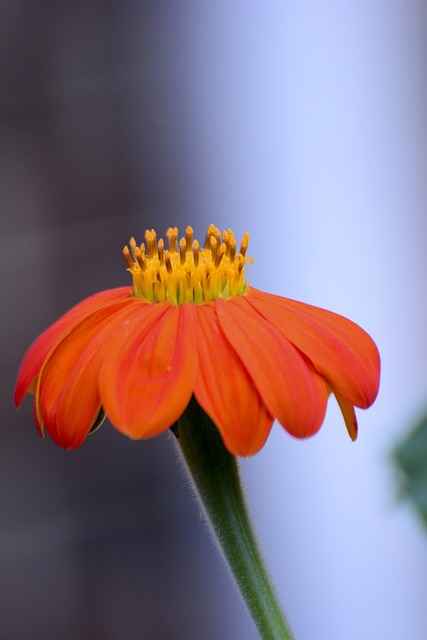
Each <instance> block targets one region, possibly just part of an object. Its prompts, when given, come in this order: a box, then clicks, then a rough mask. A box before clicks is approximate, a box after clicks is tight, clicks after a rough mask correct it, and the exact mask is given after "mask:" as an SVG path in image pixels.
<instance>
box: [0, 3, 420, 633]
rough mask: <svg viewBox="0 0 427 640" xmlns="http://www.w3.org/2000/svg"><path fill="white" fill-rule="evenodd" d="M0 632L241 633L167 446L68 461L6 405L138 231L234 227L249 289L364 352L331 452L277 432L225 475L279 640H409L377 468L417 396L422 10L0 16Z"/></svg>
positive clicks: (99, 449)
mask: <svg viewBox="0 0 427 640" xmlns="http://www.w3.org/2000/svg"><path fill="white" fill-rule="evenodd" d="M1 12H2V20H1V23H2V43H3V45H2V46H3V47H4V53H3V54H2V70H1V74H2V78H4V82H2V84H3V86H4V89H3V90H2V95H1V97H0V138H1V145H0V161H1V166H2V169H1V172H0V185H1V193H0V198H1V208H2V213H1V216H2V229H3V232H2V234H1V238H0V243H1V257H0V260H1V263H2V266H1V275H0V278H1V287H2V298H3V305H2V319H1V322H2V331H1V340H2V364H1V367H2V370H1V376H2V380H3V384H2V388H1V411H2V437H1V444H0V509H1V513H2V518H1V523H0V568H1V575H2V584H3V586H2V587H1V589H0V629H2V630H3V635H4V637H7V638H8V639H9V640H21V639H23V640H25V639H26V638H31V639H32V640H33V639H34V638H46V637H48V638H50V637H52V638H53V637H55V638H61V639H64V640H67V639H68V638H69V639H70V640H71V639H74V638H76V637H79V638H82V639H83V640H84V639H86V638H88V639H89V638H91V639H92V638H97V637H99V638H103V640H104V639H105V640H116V639H119V638H120V639H122V638H126V639H132V638H140V637H144V638H146V639H147V640H151V639H153V640H157V639H158V638H162V640H168V639H170V640H174V639H175V638H176V639H181V638H186V639H193V638H194V639H195V640H196V639H197V640H198V639H199V638H203V639H204V640H219V639H221V640H222V639H223V638H237V639H238V640H240V639H241V640H247V639H249V638H254V639H255V638H256V637H257V636H256V632H255V631H254V629H253V628H252V625H251V622H250V620H249V619H248V618H247V616H246V613H245V610H244V607H243V606H242V605H241V602H240V600H239V597H238V595H237V594H236V592H235V590H234V588H233V586H232V583H231V581H230V580H229V578H228V576H227V574H226V571H225V569H224V567H223V566H222V565H221V563H220V561H219V559H218V558H217V556H216V552H215V549H214V548H213V546H212V545H211V543H210V541H209V540H208V536H207V533H206V532H205V531H204V530H203V526H201V525H200V522H199V520H198V512H197V508H196V506H195V505H194V503H193V502H192V500H191V499H190V498H189V496H188V490H187V489H188V488H187V487H186V486H185V481H184V480H183V476H182V475H181V474H180V472H179V470H178V468H177V465H176V463H175V459H174V454H173V450H172V446H171V443H170V442H169V440H168V438H167V437H165V438H160V439H157V440H155V441H150V442H142V443H131V442H128V441H127V440H126V439H125V438H124V437H122V436H120V435H118V434H116V433H115V432H114V431H113V430H112V429H111V427H109V426H108V425H106V426H104V428H103V430H102V431H101V432H100V433H98V434H97V435H96V436H94V437H93V438H90V440H89V441H88V442H87V443H86V444H85V445H84V446H83V447H82V449H80V450H79V451H77V452H75V453H72V454H70V453H65V452H62V451H61V450H59V449H58V448H57V447H56V446H54V445H53V444H52V443H50V442H49V441H45V442H42V441H40V439H39V438H38V436H37V433H36V431H35V429H34V427H33V426H32V416H31V413H32V410H31V402H30V401H26V402H25V403H24V407H23V409H22V410H21V411H20V413H15V411H14V409H13V408H12V405H11V402H12V401H11V393H12V389H13V384H14V380H15V374H16V370H17V367H18V365H19V361H20V358H21V357H22V355H23V352H24V351H25V349H26V347H27V346H28V344H29V343H30V341H31V340H32V339H33V338H34V337H35V336H36V335H37V334H38V333H39V332H40V331H42V330H43V329H44V328H45V327H46V326H48V324H49V323H51V322H52V321H53V320H54V319H56V317H57V316H58V315H59V314H60V313H62V312H63V311H65V310H66V309H67V308H68V307H69V306H71V305H72V304H74V303H75V302H77V301H78V300H79V299H81V298H82V297H84V296H85V295H89V294H90V293H92V292H94V291H97V290H100V289H104V288H109V287H112V286H120V285H122V284H125V283H126V282H127V275H126V274H125V272H124V270H123V264H122V257H121V248H122V246H123V244H124V243H125V242H127V240H128V238H129V236H130V235H131V234H132V235H133V234H135V235H136V237H137V238H138V237H139V238H142V234H143V230H144V229H145V228H146V227H147V226H149V227H151V226H155V227H156V228H157V229H158V230H159V231H164V230H165V229H166V227H167V226H169V225H175V224H178V225H180V226H181V228H182V229H184V228H185V226H186V225H187V224H192V225H193V226H194V227H195V230H196V232H197V233H198V234H199V235H203V233H204V230H205V227H206V225H207V224H208V223H210V222H214V223H215V224H216V225H217V226H219V227H220V228H221V229H222V228H228V227H231V228H233V229H234V231H235V232H236V235H240V234H242V233H243V232H244V231H249V233H250V234H251V238H252V240H251V245H250V249H251V251H250V253H251V255H252V256H253V257H254V258H255V263H254V265H253V267H251V268H250V270H249V273H248V277H249V280H250V282H251V284H253V285H254V286H257V287H259V288H261V289H265V290H268V291H271V292H274V293H278V294H281V295H284V296H289V297H294V298H297V299H300V300H303V301H307V302H310V303H312V304H317V305H319V306H322V307H326V308H330V309H332V310H335V311H337V312H340V313H342V314H343V315H347V316H349V317H350V318H352V319H353V320H355V321H357V322H358V323H359V324H361V325H362V326H363V327H364V328H365V329H367V330H368V331H369V332H370V333H371V335H372V336H373V337H374V338H375V340H376V341H377V344H378V346H379V348H380V351H381V355H382V385H381V391H380V395H379V398H378V400H377V402H376V404H375V405H374V407H373V408H371V409H370V410H368V411H367V412H363V411H360V412H359V414H358V415H359V422H360V436H359V439H358V441H357V442H356V443H351V441H350V440H349V438H348V436H347V435H346V431H345V427H344V424H343V422H342V419H341V417H340V415H339V411H338V410H337V407H336V406H335V404H334V402H333V400H331V402H330V406H329V410H328V414H327V419H326V421H325V424H324V427H323V428H322V430H321V431H320V433H319V434H318V435H317V436H315V437H314V438H312V439H311V440H309V441H303V442H300V441H296V440H294V439H292V438H291V437H290V436H288V435H287V434H286V433H285V432H284V431H283V429H282V428H281V427H280V426H278V425H276V426H275V427H274V429H273V432H272V435H271V437H270V439H269V441H268V443H267V445H266V446H265V448H264V449H263V450H262V452H261V453H260V454H259V455H257V456H255V457H254V458H252V459H249V460H245V461H244V463H243V465H242V469H243V473H244V478H245V484H246V487H247V494H248V499H249V502H250V505H251V508H252V511H253V514H254V517H255V521H256V524H257V529H258V532H259V534H260V539H261V543H262V546H263V548H264V550H265V555H266V559H267V563H268V565H269V567H270V569H271V573H272V575H273V578H274V581H275V584H276V585H277V590H278V592H279V595H280V598H281V600H282V602H283V603H284V607H285V609H286V611H287V613H288V616H289V619H290V622H291V625H292V627H293V629H294V631H295V635H296V638H297V639H298V640H335V639H336V640H356V639H357V640H359V638H364V639H365V640H378V639H382V638H387V640H400V639H401V638H408V639H409V640H423V639H424V638H425V637H427V615H426V611H425V591H426V586H427V578H426V575H427V571H426V569H427V535H426V534H425V532H424V531H423V529H422V528H421V526H420V525H419V522H418V521H417V519H416V517H415V516H414V514H413V512H412V511H411V510H410V508H408V507H407V506H405V505H402V504H401V503H400V502H399V501H398V500H397V492H398V491H397V488H398V477H396V474H395V471H394V468H393V465H392V461H391V452H392V450H393V448H394V447H395V446H396V444H397V443H398V442H399V441H400V440H401V438H403V437H404V436H405V434H406V432H407V430H408V429H409V428H410V427H411V425H412V424H413V423H414V422H415V421H416V420H417V419H418V417H419V415H420V414H421V413H422V412H423V410H424V409H425V408H426V406H427V373H426V367H425V362H426V356H427V353H426V352H427V339H426V329H427V322H426V320H427V317H426V302H425V300H426V296H425V273H426V259H425V236H426V211H425V210H426V205H427V193H426V190H427V187H426V184H427V175H426V160H427V151H426V149H427V120H426V112H427V109H426V107H427V104H426V103H427V93H426V90H427V83H426V55H427V44H426V37H425V34H426V29H427V8H426V6H425V4H424V3H423V2H421V1H420V0H414V1H410V2H406V1H404V0H389V1H386V0H377V1H375V2H367V1H366V0H362V1H360V2H355V1H354V0H353V1H351V2H338V1H337V0H336V1H335V2H334V1H329V2H328V1H327V2H322V3H320V2H319V3H318V2H309V1H308V0H306V1H300V2H296V1H291V0H290V1H282V2H279V1H268V2H255V1H253V0H250V1H249V2H241V1H239V2H224V1H221V0H220V1H218V2H194V1H192V2H185V3H184V2H175V3H174V2H134V1H131V0H128V1H125V2H101V1H98V2H90V3H86V2H75V3H67V2H65V0H64V1H63V2H57V3H55V4H54V6H52V5H51V4H50V3H47V2H41V3H32V2H29V1H28V0H27V1H25V0H21V1H20V2H12V1H11V0H6V2H3V3H2V9H1Z"/></svg>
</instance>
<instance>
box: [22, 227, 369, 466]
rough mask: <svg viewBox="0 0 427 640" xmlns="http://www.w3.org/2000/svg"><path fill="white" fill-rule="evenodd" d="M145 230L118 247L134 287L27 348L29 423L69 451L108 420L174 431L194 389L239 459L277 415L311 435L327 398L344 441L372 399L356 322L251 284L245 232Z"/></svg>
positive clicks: (83, 306) (85, 305)
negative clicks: (238, 236)
mask: <svg viewBox="0 0 427 640" xmlns="http://www.w3.org/2000/svg"><path fill="white" fill-rule="evenodd" d="M166 236H167V241H168V248H165V243H164V241H163V239H159V240H158V239H157V237H156V233H155V232H154V230H151V231H147V232H146V234H145V243H144V244H141V245H140V246H137V244H136V242H135V240H134V239H131V241H130V243H129V246H130V248H128V247H125V249H124V250H123V253H124V256H125V258H126V261H127V264H128V271H129V272H130V273H131V275H132V280H133V286H132V288H129V287H121V288H118V289H111V290H107V291H103V292H101V293H98V294H95V295H94V296H91V297H90V298H87V299H86V300H83V302H81V303H80V304H78V305H76V306H75V307H73V308H72V309H71V310H70V311H68V313H66V314H65V315H64V316H62V318H60V319H59V320H58V321H57V322H55V323H54V324H53V325H52V326H51V327H49V329H47V330H46V331H45V332H44V333H43V334H42V335H41V336H39V338H38V339H37V340H36V341H35V342H34V343H33V345H32V346H31V347H30V349H29V350H28V352H27V354H26V356H25V357H24V360H23V362H22V365H21V369H20V371H19V375H18V381H17V384H16V389H15V402H16V405H17V406H19V405H20V404H21V402H22V399H23V397H24V395H25V394H26V393H27V392H30V393H34V394H35V411H34V414H35V421H36V424H37V427H38V430H39V432H40V433H41V434H43V433H44V430H46V431H47V432H48V433H49V435H50V436H51V437H52V438H53V440H54V441H55V442H56V443H57V444H59V445H61V446H62V447H65V448H67V449H73V448H75V447H78V446H79V445H80V444H82V442H83V441H84V440H85V438H86V437H87V435H88V434H89V433H90V431H91V429H92V427H93V426H94V425H95V424H97V422H98V419H99V416H100V415H101V414H102V413H103V412H105V413H106V414H107V415H108V417H109V420H110V422H111V423H112V424H113V425H114V426H115V427H116V429H118V430H119V431H121V432H122V433H124V434H126V435H128V436H129V437H131V438H135V439H137V438H149V437H152V436H155V435H158V434H160V433H162V432H163V431H166V430H167V429H169V427H171V426H173V424H174V423H175V422H176V421H177V420H178V419H179V418H180V416H181V415H182V414H183V412H184V411H185V409H186V407H187V405H188V403H189V401H190V399H191V397H192V396H193V395H194V397H195V398H196V400H197V402H198V403H199V405H200V406H201V408H202V409H203V410H204V411H205V412H206V413H207V414H208V415H209V416H210V418H211V419H212V420H213V422H214V423H215V424H216V426H217V428H218V429H219V431H220V433H221V436H222V438H223V441H224V443H225V445H226V447H227V448H228V449H229V451H230V452H231V453H233V454H235V455H251V454H254V453H256V452H257V451H258V450H259V449H260V448H261V447H262V446H263V444H264V443H265V441H266V439H267V437H268V434H269V432H270V429H271V426H272V423H273V421H274V419H277V420H278V421H279V422H280V423H281V424H282V425H283V427H284V428H285V429H286V430H287V431H288V432H289V433H291V434H293V435H294V436H297V437H300V438H304V437H307V436H310V435H313V434H314V433H315V432H316V431H317V430H318V429H319V428H320V426H321V424H322V422H323V419H324V416H325V412H326V404H327V400H328V397H329V395H330V394H331V393H333V394H334V395H335V397H336V399H337V401H338V404H339V406H340V408H341V411H342V414H343V417H344V420H345V424H346V426H347V429H348V432H349V434H350V436H351V438H352V439H355V438H356V435H357V421H356V417H355V410H354V407H361V408H367V407H369V406H370V405H371V404H372V403H373V401H374V400H375V397H376V395H377V392H378V385H379V369H380V360H379V354H378V350H377V348H376V346H375V344H374V342H373V341H372V339H371V338H370V337H369V336H368V334H367V333H366V332H365V331H363V329H361V328H360V327H359V326H357V325H356V324H354V323H353V322H351V321H350V320H347V319H346V318H344V317H342V316H340V315H337V314H335V313H332V312H330V311H325V310H323V309H319V308H317V307H313V306H311V305H307V304H304V303H302V302H296V301H294V300H289V299H287V298H282V297H279V296H276V295H272V294H268V293H263V292H261V291H258V290H256V289H254V288H252V287H250V286H249V284H248V282H247V280H246V277H245V273H246V266H247V264H248V263H250V262H252V260H251V258H249V257H246V251H247V247H248V241H249V236H248V235H247V234H245V236H244V237H243V239H242V241H241V244H240V246H239V248H237V244H236V240H235V238H234V235H233V233H232V231H231V230H228V231H224V232H223V233H222V234H220V232H219V231H218V229H216V228H215V227H214V226H213V225H211V226H210V227H209V229H208V231H207V234H206V240H205V243H204V246H203V248H201V247H200V245H199V243H198V242H197V240H193V230H192V229H191V227H187V229H186V235H185V237H183V238H181V239H180V240H178V230H177V229H176V228H175V229H169V230H168V231H167V233H166Z"/></svg>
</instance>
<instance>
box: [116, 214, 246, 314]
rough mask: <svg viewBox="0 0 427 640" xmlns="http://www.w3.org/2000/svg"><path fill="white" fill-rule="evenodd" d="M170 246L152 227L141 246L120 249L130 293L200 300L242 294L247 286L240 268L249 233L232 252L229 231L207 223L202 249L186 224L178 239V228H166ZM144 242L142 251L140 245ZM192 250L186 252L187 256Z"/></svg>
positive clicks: (161, 299)
mask: <svg viewBox="0 0 427 640" xmlns="http://www.w3.org/2000/svg"><path fill="white" fill-rule="evenodd" d="M166 237H167V240H168V243H169V250H166V249H165V243H164V240H163V239H162V238H160V239H159V240H158V241H157V237H156V233H155V231H154V230H153V229H151V230H148V231H146V232H145V241H146V244H144V243H142V244H141V245H140V247H138V246H137V245H136V242H135V240H134V238H131V240H130V241H129V248H128V247H125V248H124V249H123V254H124V256H125V259H126V262H127V265H128V270H129V271H130V272H131V274H132V279H133V292H134V295H135V296H140V297H142V298H145V299H146V300H148V301H149V302H166V301H168V302H171V303H172V304H176V305H179V304H182V303H183V302H193V303H195V304H202V303H203V302H205V301H207V300H215V299H216V298H224V299H227V298H230V297H233V296H241V295H243V294H244V293H245V291H246V290H247V288H248V284H247V282H246V280H245V266H246V264H247V263H250V262H252V259H251V258H247V257H245V254H246V250H247V247H248V242H249V235H248V234H245V235H244V236H243V239H242V242H241V247H240V249H241V250H240V253H238V254H237V255H236V239H235V237H234V234H233V232H232V231H231V229H228V230H227V231H223V233H222V234H220V232H219V230H218V229H217V228H216V227H214V225H210V226H209V228H208V230H207V233H206V242H205V247H204V248H203V249H201V248H200V244H199V242H198V241H197V240H193V229H192V228H191V227H187V228H186V230H185V237H183V238H181V239H180V240H179V242H178V229H177V228H176V227H173V228H172V227H170V228H169V229H168V230H167V232H166ZM146 246H147V251H146V250H145V247H146ZM189 254H191V255H189Z"/></svg>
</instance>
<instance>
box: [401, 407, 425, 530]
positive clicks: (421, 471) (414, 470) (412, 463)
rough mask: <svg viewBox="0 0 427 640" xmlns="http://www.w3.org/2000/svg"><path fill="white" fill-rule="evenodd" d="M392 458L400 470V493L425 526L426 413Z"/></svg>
mask: <svg viewBox="0 0 427 640" xmlns="http://www.w3.org/2000/svg"><path fill="white" fill-rule="evenodd" d="M394 458H395V461H396V463H397V466H398V468H399V469H400V471H401V472H402V493H403V495H404V496H406V497H407V498H408V499H409V500H410V501H411V502H412V503H413V504H414V506H415V507H416V509H417V511H418V513H419V515H420V516H421V518H422V519H423V521H424V524H425V525H426V526H427V415H426V416H424V418H423V419H422V420H421V422H420V423H419V424H418V426H417V427H416V428H415V429H414V431H412V432H411V433H410V434H409V436H408V437H407V438H406V440H404V441H403V442H402V443H401V444H400V445H399V446H398V448H397V449H396V451H395V453H394Z"/></svg>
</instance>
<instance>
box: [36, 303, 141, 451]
mask: <svg viewBox="0 0 427 640" xmlns="http://www.w3.org/2000/svg"><path fill="white" fill-rule="evenodd" d="M146 306H147V305H146V304H144V303H141V302H140V301H137V300H135V299H134V298H127V299H125V300H117V301H114V302H111V303H110V304H108V305H107V306H103V307H102V308H101V309H97V310H96V311H93V312H92V313H91V314H90V315H89V316H86V317H85V318H83V320H80V321H78V322H76V323H75V324H74V325H73V327H72V328H71V329H70V330H69V331H68V333H66V334H65V335H64V336H62V337H61V338H60V339H59V340H58V341H57V342H56V343H55V344H54V346H53V348H52V349H51V351H50V353H49V354H48V356H47V357H46V359H45V362H44V364H43V367H42V368H41V371H40V375H39V377H38V383H37V389H36V398H35V406H36V415H37V424H38V426H39V430H41V431H43V425H44V426H45V427H46V431H47V432H48V433H49V435H50V436H51V438H52V439H53V440H54V441H55V442H56V443H57V444H59V445H60V446H62V447H64V448H66V449H73V448H75V447H78V446H79V445H80V444H81V443H82V442H83V440H84V439H85V438H86V436H87V434H88V433H89V430H90V428H91V426H92V425H93V423H94V421H95V419H96V416H97V415H98V413H99V410H100V399H99V392H98V376H99V367H100V362H101V359H102V356H103V355H104V353H105V350H106V349H108V339H109V337H110V335H111V334H112V333H114V331H115V330H116V329H117V327H118V326H120V324H121V323H123V322H124V320H125V319H126V318H127V317H128V316H129V314H131V313H134V312H135V310H138V309H141V307H144V308H145V307H146Z"/></svg>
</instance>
